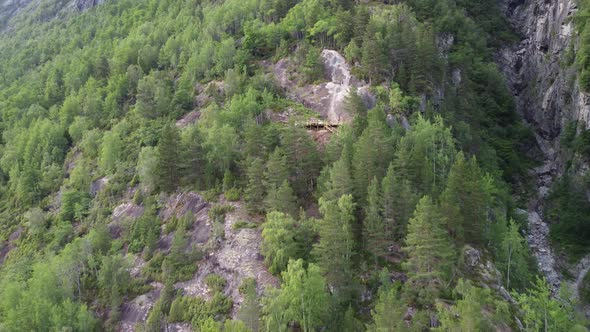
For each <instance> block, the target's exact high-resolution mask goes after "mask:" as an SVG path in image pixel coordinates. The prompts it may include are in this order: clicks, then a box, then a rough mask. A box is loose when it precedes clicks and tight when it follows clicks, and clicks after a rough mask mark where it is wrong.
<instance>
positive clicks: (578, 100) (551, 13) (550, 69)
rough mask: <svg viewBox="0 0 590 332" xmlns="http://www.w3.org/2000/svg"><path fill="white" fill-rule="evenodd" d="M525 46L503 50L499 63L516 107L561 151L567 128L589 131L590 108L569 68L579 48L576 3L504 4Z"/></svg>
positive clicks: (525, 0) (531, 0) (507, 0)
mask: <svg viewBox="0 0 590 332" xmlns="http://www.w3.org/2000/svg"><path fill="white" fill-rule="evenodd" d="M501 5H502V8H503V11H504V13H505V14H506V16H507V17H508V19H509V21H510V23H511V24H512V26H513V27H514V28H515V29H516V31H517V32H518V33H520V34H521V35H522V36H523V39H522V40H521V42H520V43H518V44H516V45H512V46H510V47H507V48H505V49H503V50H501V52H500V54H499V62H500V65H501V68H502V70H503V72H504V73H505V74H506V77H507V80H508V85H509V87H510V89H511V90H512V92H513V93H514V95H515V96H516V106H517V109H518V111H519V112H520V113H521V114H522V115H523V117H524V119H525V120H526V121H527V123H529V124H530V125H531V126H532V127H533V128H534V129H535V131H536V133H537V135H538V136H539V137H540V138H541V139H543V140H546V141H549V143H550V145H551V146H552V147H553V148H555V147H556V144H558V142H557V141H558V140H557V137H558V136H559V134H560V132H561V130H562V128H563V125H564V122H565V121H566V120H568V119H572V120H581V121H583V122H584V123H586V124H587V125H588V123H589V119H590V118H589V116H590V103H589V99H588V96H586V95H585V94H583V93H581V92H580V89H579V87H578V85H577V83H576V81H575V74H576V72H575V68H573V66H569V67H568V66H567V64H565V63H564V61H565V54H566V52H567V51H568V48H570V47H571V46H570V45H571V43H572V42H573V39H572V36H573V34H574V26H573V22H572V21H571V17H572V15H573V14H574V13H575V11H576V9H577V7H576V3H575V0H550V1H545V0H502V1H501Z"/></svg>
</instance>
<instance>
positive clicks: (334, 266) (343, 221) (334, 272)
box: [312, 195, 355, 293]
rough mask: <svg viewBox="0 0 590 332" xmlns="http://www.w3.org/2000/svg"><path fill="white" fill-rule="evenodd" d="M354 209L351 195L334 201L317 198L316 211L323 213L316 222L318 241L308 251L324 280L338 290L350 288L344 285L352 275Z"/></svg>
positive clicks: (348, 282)
mask: <svg viewBox="0 0 590 332" xmlns="http://www.w3.org/2000/svg"><path fill="white" fill-rule="evenodd" d="M354 209H355V204H354V202H353V200H352V196H351V195H344V196H342V197H340V199H338V201H328V200H325V199H323V198H320V212H321V213H322V215H323V216H324V217H323V219H322V220H321V221H320V222H319V225H318V232H319V235H320V241H319V243H317V244H316V245H315V246H314V248H313V251H312V254H313V255H314V256H315V257H316V258H317V261H318V263H319V266H320V267H321V268H322V272H323V273H324V275H325V276H326V279H327V281H328V283H329V284H330V285H331V286H333V287H334V288H335V289H336V292H339V293H341V292H344V291H350V290H345V288H350V280H351V278H352V257H353V255H354V249H355V241H354V234H353V224H354V222H355V217H354Z"/></svg>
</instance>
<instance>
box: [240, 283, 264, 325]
mask: <svg viewBox="0 0 590 332" xmlns="http://www.w3.org/2000/svg"><path fill="white" fill-rule="evenodd" d="M240 294H242V296H243V297H244V302H242V305H241V306H240V310H239V311H238V316H237V318H238V319H239V320H240V321H242V322H244V324H246V326H247V327H248V328H249V329H250V331H251V332H258V330H259V328H260V303H259V301H258V294H257V293H256V280H255V279H253V278H248V279H245V280H244V281H243V282H242V285H240Z"/></svg>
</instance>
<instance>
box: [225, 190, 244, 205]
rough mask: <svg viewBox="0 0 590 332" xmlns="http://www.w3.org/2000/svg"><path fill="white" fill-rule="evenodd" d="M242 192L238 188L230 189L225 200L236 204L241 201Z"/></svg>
mask: <svg viewBox="0 0 590 332" xmlns="http://www.w3.org/2000/svg"><path fill="white" fill-rule="evenodd" d="M240 196H241V193H240V190H239V189H237V188H230V189H228V190H227V191H226V192H225V199H227V200H228V201H230V202H235V201H239V200H240Z"/></svg>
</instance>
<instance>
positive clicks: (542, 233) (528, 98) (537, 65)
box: [498, 0, 590, 293]
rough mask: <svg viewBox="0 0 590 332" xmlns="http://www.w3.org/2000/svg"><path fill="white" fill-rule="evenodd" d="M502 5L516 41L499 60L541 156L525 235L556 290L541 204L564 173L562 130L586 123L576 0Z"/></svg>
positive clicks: (589, 114)
mask: <svg viewBox="0 0 590 332" xmlns="http://www.w3.org/2000/svg"><path fill="white" fill-rule="evenodd" d="M500 5H501V7H502V10H503V12H504V14H505V15H506V17H507V18H508V20H509V22H510V24H511V25H512V27H513V28H514V30H515V31H516V32H517V33H519V34H520V41H519V42H517V43H515V44H513V45H510V46H508V47H506V48H504V49H502V50H500V52H499V54H498V63H499V65H500V67H501V70H502V71H503V72H504V75H505V76H506V80H507V83H508V86H509V88H510V89H511V91H512V92H513V94H514V97H515V103H516V108H517V111H518V112H519V113H520V114H521V116H522V117H523V119H524V120H525V122H526V123H527V124H528V125H529V126H530V127H531V128H532V129H533V131H534V133H535V137H536V140H537V143H538V147H539V148H540V149H539V150H540V151H539V154H538V157H539V158H540V159H542V160H543V165H542V166H540V167H538V168H536V169H534V173H535V176H536V184H537V189H538V191H537V195H535V196H534V197H533V198H532V199H531V200H530V202H529V206H528V207H527V211H522V212H523V213H527V214H528V220H529V234H528V236H527V240H528V243H529V245H530V247H531V250H532V251H533V254H534V255H535V257H536V258H537V261H538V263H539V269H540V270H541V272H543V274H544V275H545V277H546V278H547V280H548V282H549V283H550V285H551V286H552V288H553V290H554V293H555V291H556V290H557V288H558V287H559V285H560V283H561V282H562V279H563V276H562V275H561V274H560V273H559V271H557V268H556V264H555V262H556V259H557V257H556V256H555V254H554V252H553V251H552V248H551V246H550V242H549V238H548V237H549V227H548V225H547V224H546V220H544V219H543V210H544V207H543V205H544V202H545V198H546V195H547V193H548V192H549V188H550V186H551V184H552V182H553V181H554V179H557V178H558V177H559V176H560V175H561V174H563V172H564V165H565V163H566V158H565V157H564V155H563V153H561V149H560V134H561V133H562V131H563V129H564V127H565V125H566V124H567V123H568V121H572V120H575V121H579V123H582V124H584V125H585V126H586V127H587V128H588V127H590V98H589V96H588V95H586V94H584V93H582V92H581V91H580V89H579V86H578V84H577V78H576V74H577V73H576V69H575V67H574V66H573V65H572V62H573V58H574V50H575V46H576V35H575V30H574V26H573V21H572V18H573V15H574V14H575V12H576V10H577V7H576V2H575V0H500ZM583 270H584V269H581V270H580V271H583ZM586 271H587V269H586ZM583 273H584V274H585V272H583ZM582 277H583V276H582ZM577 278H578V279H579V278H580V275H577Z"/></svg>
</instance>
